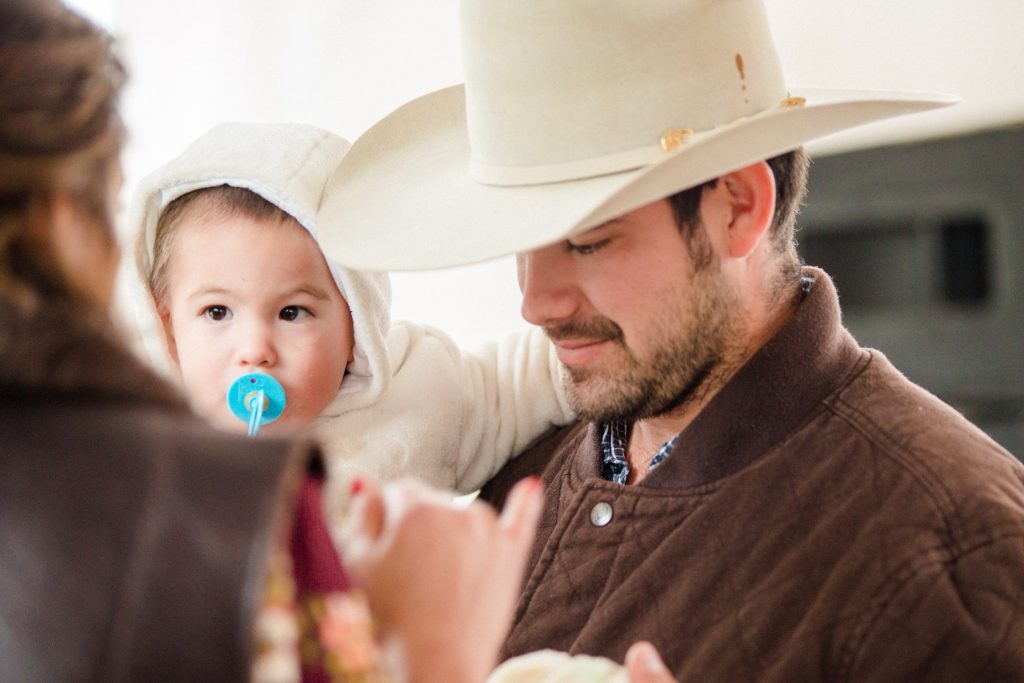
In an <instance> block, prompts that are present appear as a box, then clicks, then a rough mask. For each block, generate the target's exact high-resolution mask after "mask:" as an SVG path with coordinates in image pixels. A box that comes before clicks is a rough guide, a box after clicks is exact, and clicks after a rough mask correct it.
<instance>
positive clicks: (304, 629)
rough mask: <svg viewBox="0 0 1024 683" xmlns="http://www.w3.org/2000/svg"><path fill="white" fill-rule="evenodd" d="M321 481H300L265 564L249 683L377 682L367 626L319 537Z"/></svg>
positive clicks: (362, 606)
mask: <svg viewBox="0 0 1024 683" xmlns="http://www.w3.org/2000/svg"><path fill="white" fill-rule="evenodd" d="M322 495H323V480H322V478H320V477H318V476H316V475H314V474H311V475H310V476H308V477H307V478H306V480H305V481H304V482H303V484H302V487H301V488H300V491H299V497H298V500H297V502H296V507H295V520H294V524H293V526H292V529H291V533H290V538H288V539H281V542H280V543H279V544H278V547H279V551H278V552H277V553H275V554H274V555H273V557H272V558H271V560H270V562H271V564H270V571H269V580H268V585H267V593H266V597H265V600H264V603H263V605H262V607H261V609H260V613H259V615H258V617H257V621H256V660H255V662H254V666H253V676H252V680H253V683H299V682H300V681H301V683H385V682H386V680H387V679H386V678H385V677H384V676H383V675H382V673H381V671H380V665H379V652H378V647H377V640H376V634H375V632H374V624H373V619H372V617H371V615H370V610H369V606H368V605H367V603H366V599H365V597H364V596H363V595H362V593H360V592H359V591H358V589H356V588H354V587H353V585H352V582H351V580H350V578H349V576H348V575H347V574H346V573H345V570H344V567H342V564H341V560H340V558H339V557H338V554H337V551H336V550H335V549H334V545H333V544H332V543H331V540H330V536H329V535H328V533H327V527H326V524H325V522H324V518H323V512H322V510H323V508H322Z"/></svg>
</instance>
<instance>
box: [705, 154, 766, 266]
mask: <svg viewBox="0 0 1024 683" xmlns="http://www.w3.org/2000/svg"><path fill="white" fill-rule="evenodd" d="M716 189H717V190H719V191H720V192H722V193H723V194H722V197H723V198H724V200H725V201H726V202H727V203H728V214H727V220H728V235H727V243H726V245H725V247H726V249H727V253H728V255H729V256H731V257H733V258H745V257H747V256H748V255H749V254H750V253H751V252H752V251H753V250H754V248H755V247H756V246H757V244H758V242H760V241H761V238H762V237H763V236H764V235H765V234H767V233H768V230H769V228H770V227H771V224H772V219H773V218H774V216H775V174H774V173H772V169H771V167H770V166H768V163H767V162H765V161H758V162H756V163H753V164H751V165H749V166H745V167H744V168H741V169H739V170H736V171H733V172H732V173H728V174H726V175H724V176H722V177H721V178H719V180H718V186H717V188H716Z"/></svg>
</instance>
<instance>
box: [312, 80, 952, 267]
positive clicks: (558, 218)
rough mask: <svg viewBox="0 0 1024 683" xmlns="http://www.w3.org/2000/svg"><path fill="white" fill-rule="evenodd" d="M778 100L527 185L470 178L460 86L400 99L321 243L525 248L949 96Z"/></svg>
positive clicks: (355, 165) (464, 258)
mask: <svg viewBox="0 0 1024 683" xmlns="http://www.w3.org/2000/svg"><path fill="white" fill-rule="evenodd" d="M790 95H791V97H790V98H789V99H788V100H787V102H791V103H792V102H798V103H799V104H796V105H795V106H779V107H775V108H771V109H769V110H767V111H765V112H761V113H760V114H757V115H755V116H751V117H748V118H744V119H741V120H738V121H735V122H733V123H730V124H727V125H724V126H719V127H717V128H714V129H713V130H710V131H705V132H699V133H696V134H694V135H693V136H692V137H691V138H689V139H688V140H687V141H686V142H685V143H684V144H683V145H682V147H681V148H680V149H679V150H677V151H673V152H670V153H665V154H664V155H663V156H662V157H661V158H660V159H658V160H657V161H656V162H655V163H653V164H649V165H645V166H642V167H640V168H636V169H633V170H628V171H624V172H618V173H611V174H607V175H599V176H595V177H587V178H581V179H575V180H566V181H560V182H550V183H542V184H533V185H516V186H495V185H486V184H483V183H480V182H477V181H475V180H473V178H472V177H471V174H470V147H469V138H468V134H467V129H466V108H465V95H464V88H463V86H461V85H459V86H453V87H449V88H445V89H443V90H438V91H435V92H433V93H430V94H427V95H424V96H422V97H420V98H418V99H415V100H413V101H411V102H408V103H406V104H405V105H403V106H402V107H400V108H398V109H397V110H395V111H394V112H392V113H391V114H389V115H387V116H386V117H385V118H383V119H382V120H380V121H379V122H378V123H377V124H375V125H374V126H373V127H371V128H370V129H369V130H367V131H366V133H364V134H363V135H362V136H360V138H359V139H358V140H356V142H355V143H354V144H353V146H352V148H351V149H350V150H349V152H348V154H346V155H345V157H344V159H342V161H341V164H340V165H339V167H338V168H337V170H336V171H335V172H334V174H333V176H332V177H331V179H330V181H329V182H328V184H327V187H326V189H325V194H324V198H323V201H322V203H321V207H320V211H319V215H318V218H317V223H318V224H319V225H320V236H319V237H320V242H321V246H322V247H323V249H324V251H325V252H326V253H328V254H329V255H330V256H331V257H332V258H334V259H336V260H337V261H338V262H339V263H342V264H343V265H346V266H348V267H350V268H357V269H364V270H423V269H429V268H442V267H447V266H454V265H462V264H469V263H475V262H478V261H484V260H487V259H491V258H495V257H498V256H505V255H508V254H513V253H517V252H524V251H529V250H531V249H536V248H538V247H542V246H545V245H548V244H551V243H553V242H556V241H558V240H562V239H566V238H569V237H572V236H573V235H577V234H579V233H581V232H583V231H585V230H588V229H590V228H593V227H595V226H598V225H600V224H602V223H604V222H606V221H608V220H611V219H612V218H615V217H617V216H621V215H622V214H624V213H627V212H629V211H632V210H634V209H637V208H639V207H641V206H644V205H646V204H649V203H650V202H653V201H656V200H658V199H661V198H663V197H667V196H669V195H671V194H674V193H676V192H679V191H681V190H684V189H686V188H689V187H693V186H695V185H698V184H700V183H703V182H705V181H707V180H710V179H712V178H716V177H718V176H721V175H723V174H725V173H729V172H730V171H733V170H736V169H738V168H742V167H744V166H746V165H748V164H751V163H753V162H755V161H758V160H761V159H769V158H771V157H774V156H776V155H779V154H782V153H784V152H787V151H790V150H793V149H796V148H798V147H800V146H801V145H803V144H805V143H807V142H810V141H811V140H815V139H817V138H820V137H824V136H826V135H830V134H832V133H836V132H839V131H841V130H845V129H848V128H852V127H854V126H858V125H861V124H865V123H870V122H873V121H878V120H882V119H886V118H890V117H893V116H899V115H903V114H911V113H915V112H922V111H927V110H930V109H935V108H939V107H944V106H948V105H951V104H955V103H956V102H957V101H958V98H956V97H953V96H949V95H943V94H937V93H912V92H874V91H851V90H809V89H803V90H795V89H794V90H792V91H791V93H790Z"/></svg>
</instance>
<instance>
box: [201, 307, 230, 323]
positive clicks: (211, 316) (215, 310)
mask: <svg viewBox="0 0 1024 683" xmlns="http://www.w3.org/2000/svg"><path fill="white" fill-rule="evenodd" d="M203 317H205V318H206V319H208V320H212V321H213V322H215V323H219V322H223V321H225V320H230V319H231V309H230V308H228V307H227V306H217V305H214V306H207V307H206V308H204V309H203Z"/></svg>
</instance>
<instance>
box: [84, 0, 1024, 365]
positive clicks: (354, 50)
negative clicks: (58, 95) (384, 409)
mask: <svg viewBox="0 0 1024 683" xmlns="http://www.w3.org/2000/svg"><path fill="white" fill-rule="evenodd" d="M71 1H72V4H74V5H76V6H78V7H80V8H81V9H83V11H85V12H86V13H88V14H91V15H92V16H93V17H94V18H96V20H97V21H99V22H100V23H102V24H104V25H106V26H107V27H108V28H110V29H111V30H113V31H114V33H115V34H116V35H117V36H118V38H119V40H120V42H121V47H122V51H123V53H124V55H125V58H126V61H127V63H128V66H129V69H130V70H131V76H132V81H131V84H130V86H129V89H128V90H127V92H126V100H125V103H124V104H125V112H126V117H127V119H128V124H129V127H130V129H131V131H132V139H131V142H130V145H129V147H128V149H127V151H126V156H125V172H126V187H127V188H129V189H130V188H131V187H132V186H133V185H134V183H135V182H137V181H138V179H139V178H140V177H141V176H142V175H143V174H144V173H146V172H148V171H149V170H151V169H152V168H154V167H155V166H157V165H158V164H160V163H162V162H164V161H166V160H167V159H169V158H170V157H172V156H174V155H175V154H176V153H178V152H179V151H180V150H181V149H182V148H183V147H184V146H185V145H186V144H187V143H188V142H189V141H190V140H191V139H193V138H194V137H196V136H197V135H199V134H200V133H202V132H203V131H205V130H206V129H207V128H208V127H209V126H211V125H212V124H214V123H216V122H218V121H222V120H227V119H233V120H257V121H275V120H277V121H280V120H292V121H302V122H307V123H312V124H316V125H320V126H324V127H327V128H330V129H332V130H334V131H335V132H337V133H339V134H341V135H343V136H345V137H348V138H350V139H351V138H354V137H356V136H357V135H358V134H359V133H360V132H362V131H363V130H365V129H366V128H367V127H369V126H370V125H371V124H372V123H373V122H374V121H375V120H376V119H378V118H379V117H381V116H382V115H384V114H386V113H387V112H388V111H390V110H391V109H393V108H395V107H397V106H398V105H400V104H401V103H403V102H404V101H406V100H408V99H410V98H412V97H415V96H417V95H419V94H422V93H425V92H428V91H430V90H433V89H436V88H439V87H443V86H445V85H448V84H451V83H456V82H459V81H461V72H462V69H461V65H460V58H461V55H460V45H459V38H458V23H457V22H458V2H457V0H431V1H430V2H425V1H415V0H290V1H289V2H281V1H280V0H175V2H166V1H165V0H71ZM766 2H767V4H768V8H769V13H770V14H771V16H772V20H773V27H774V31H775V37H776V42H777V43H778V45H779V49H780V52H781V55H782V60H783V64H784V67H785V69H786V73H787V79H788V81H789V82H790V83H791V84H793V85H799V86H833V87H852V88H867V89H879V88H886V89H900V90H938V91H945V92H952V93H956V94H959V95H961V96H962V97H963V98H964V102H963V103H962V104H960V105H958V106H957V107H954V108H952V109H949V110H944V111H941V112H935V113H930V114H925V115H919V116H917V117H911V118H907V119H904V120H894V121H892V122H887V123H881V124H874V125H871V126H866V127H864V128H862V129H859V130H857V131H853V132H848V133H844V134H840V135H837V136H834V137H833V138H830V139H827V140H825V141H823V142H821V143H818V144H816V145H814V146H812V147H811V151H812V153H828V152H831V151H837V150H842V149H849V148H855V147H862V146H870V145H874V144H881V143H886V142H892V141H897V140H910V139H916V138H922V137H931V136H935V135H946V134H954V133H957V132H963V131H968V130H973V129H977V128H984V127H989V126H994V125H1000V124H1003V123H1008V122H1016V121H1024V40H1022V39H1021V37H1020V35H1021V33H1022V31H1024V3H1022V2H1021V1H1020V0H902V2H892V1H891V0H860V2H856V3H851V2H848V1H847V0H766ZM128 196H130V195H129V194H127V193H126V197H128ZM394 289H395V317H396V318H412V319H416V320H419V321H423V322H429V323H432V324H436V325H438V326H440V327H442V328H444V329H446V330H447V331H448V332H449V333H451V334H452V335H453V336H454V337H455V338H456V340H458V341H459V342H460V343H462V344H463V345H466V346H470V347H472V346H476V345H477V344H479V343H481V342H482V341H484V340H487V339H493V338H496V337H498V336H501V335H503V334H505V333H506V332H507V331H509V330H512V329H516V328H518V327H521V326H522V324H523V323H522V322H521V321H520V319H519V316H518V291H517V289H516V285H515V278H514V267H513V265H512V263H511V260H510V259H502V260H498V261H495V262H492V263H487V264H480V265H476V266H470V267H465V268H456V269H451V270H447V271H437V272H431V273H405V274H396V275H395V276H394Z"/></svg>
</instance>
